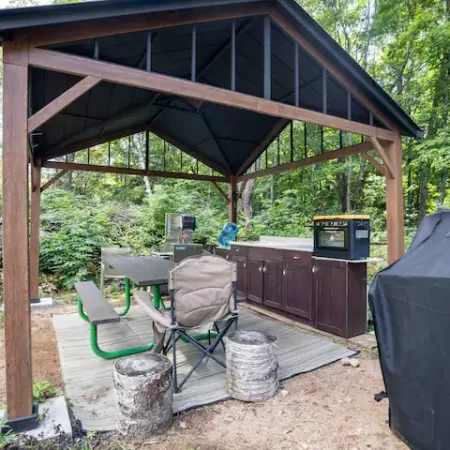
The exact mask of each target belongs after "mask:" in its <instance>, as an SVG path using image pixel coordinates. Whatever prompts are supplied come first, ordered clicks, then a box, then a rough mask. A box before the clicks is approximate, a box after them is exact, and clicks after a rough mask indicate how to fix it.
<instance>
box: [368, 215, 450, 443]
mask: <svg viewBox="0 0 450 450" xmlns="http://www.w3.org/2000/svg"><path fill="white" fill-rule="evenodd" d="M369 303H370V309H371V310H372V314H373V316H374V322H375V333H376V337H377V341H378V348H379V352H380V363H381V369H382V372H383V378H384V383H385V387H386V392H387V394H388V396H389V405H390V417H389V419H390V420H389V422H390V426H391V429H392V430H393V431H394V432H395V433H396V434H397V435H398V436H399V437H401V438H402V439H403V440H404V441H405V442H406V443H407V444H408V445H409V446H410V447H411V448H412V449H414V450H450V211H442V212H439V213H436V214H433V215H431V216H429V217H427V218H425V220H424V221H423V223H422V225H421V227H420V228H419V230H418V232H417V234H416V236H415V238H414V240H413V242H412V244H411V246H410V248H409V250H408V252H407V253H406V255H405V256H404V257H403V258H401V259H400V260H399V261H397V262H396V263H394V264H393V265H391V266H390V267H388V268H386V269H385V270H383V271H381V272H380V273H378V275H377V276H376V277H375V279H374V281H373V283H372V285H371V287H370V291H369Z"/></svg>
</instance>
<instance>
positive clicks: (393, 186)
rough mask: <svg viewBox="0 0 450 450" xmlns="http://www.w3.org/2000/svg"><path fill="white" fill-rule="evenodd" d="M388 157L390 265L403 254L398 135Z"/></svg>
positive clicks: (403, 234) (401, 178) (400, 152)
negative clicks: (391, 174) (389, 166)
mask: <svg viewBox="0 0 450 450" xmlns="http://www.w3.org/2000/svg"><path fill="white" fill-rule="evenodd" d="M388 157H389V160H390V163H391V167H392V171H393V175H394V178H392V177H391V176H390V175H389V174H388V173H387V176H386V212H387V224H386V228H387V241H388V263H389V264H392V263H393V262H395V261H397V259H399V258H401V257H402V256H403V255H404V253H405V231H404V214H403V177H402V175H403V172H402V138H401V135H400V134H399V133H397V134H396V137H395V141H394V142H392V143H390V144H389V148H388ZM386 172H388V171H386Z"/></svg>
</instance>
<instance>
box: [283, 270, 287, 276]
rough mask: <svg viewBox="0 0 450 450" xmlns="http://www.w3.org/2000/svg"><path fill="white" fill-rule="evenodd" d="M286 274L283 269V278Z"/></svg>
mask: <svg viewBox="0 0 450 450" xmlns="http://www.w3.org/2000/svg"><path fill="white" fill-rule="evenodd" d="M286 273H287V271H286V269H283V277H285V276H286Z"/></svg>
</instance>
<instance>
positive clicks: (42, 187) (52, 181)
mask: <svg viewBox="0 0 450 450" xmlns="http://www.w3.org/2000/svg"><path fill="white" fill-rule="evenodd" d="M68 171H69V170H68V169H63V170H61V171H59V172H58V173H57V174H56V175H55V176H54V177H53V178H50V180H48V181H47V183H45V184H43V185H42V186H41V192H44V191H45V190H46V189H48V188H49V187H50V186H52V185H53V184H55V183H56V182H57V181H58V180H59V179H60V178H61V177H63V176H64V175H65V174H66V173H67V172H68Z"/></svg>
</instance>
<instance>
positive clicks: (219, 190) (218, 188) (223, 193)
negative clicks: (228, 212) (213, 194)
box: [212, 181, 230, 203]
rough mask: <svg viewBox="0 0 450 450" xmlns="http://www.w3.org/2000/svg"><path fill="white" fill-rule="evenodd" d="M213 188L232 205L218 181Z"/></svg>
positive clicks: (214, 182)
mask: <svg viewBox="0 0 450 450" xmlns="http://www.w3.org/2000/svg"><path fill="white" fill-rule="evenodd" d="M212 184H213V186H214V187H215V188H216V190H217V191H218V192H219V194H220V195H221V196H222V197H223V198H224V199H225V200H226V201H227V203H230V199H229V197H228V195H227V194H225V192H224V190H223V189H222V188H221V187H220V186H219V185H218V184H217V182H216V181H213V182H212Z"/></svg>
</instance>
